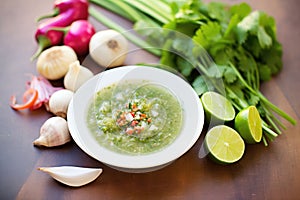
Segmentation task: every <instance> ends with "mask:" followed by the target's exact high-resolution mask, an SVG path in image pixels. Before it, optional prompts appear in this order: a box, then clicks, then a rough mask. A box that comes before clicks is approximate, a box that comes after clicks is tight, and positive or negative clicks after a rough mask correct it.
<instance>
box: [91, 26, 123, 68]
mask: <svg viewBox="0 0 300 200" xmlns="http://www.w3.org/2000/svg"><path fill="white" fill-rule="evenodd" d="M128 45H129V43H128V40H127V39H126V38H125V37H124V36H123V35H122V34H121V33H119V32H117V31H115V30H112V29H109V30H104V31H98V32H97V33H95V34H94V35H93V36H92V38H91V40H90V43H89V52H90V55H91V57H92V59H93V60H94V61H95V62H96V63H97V64H99V65H100V66H103V67H116V66H120V65H122V64H123V63H124V61H125V59H126V57H127V53H128Z"/></svg>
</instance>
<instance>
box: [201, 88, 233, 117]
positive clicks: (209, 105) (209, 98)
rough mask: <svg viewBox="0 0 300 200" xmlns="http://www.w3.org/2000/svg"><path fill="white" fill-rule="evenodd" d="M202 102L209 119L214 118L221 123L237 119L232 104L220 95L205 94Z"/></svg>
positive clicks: (214, 93)
mask: <svg viewBox="0 0 300 200" xmlns="http://www.w3.org/2000/svg"><path fill="white" fill-rule="evenodd" d="M201 102H202V105H203V108H204V110H205V113H206V114H207V117H208V118H210V117H213V118H215V119H217V120H220V121H231V120H233V119H234V117H235V110H234V108H233V106H232V104H231V102H230V101H229V100H228V99H226V98H225V97H224V96H222V95H221V94H219V93H216V92H212V91H209V92H205V93H204V94H203V95H202V96H201ZM211 120H213V119H211Z"/></svg>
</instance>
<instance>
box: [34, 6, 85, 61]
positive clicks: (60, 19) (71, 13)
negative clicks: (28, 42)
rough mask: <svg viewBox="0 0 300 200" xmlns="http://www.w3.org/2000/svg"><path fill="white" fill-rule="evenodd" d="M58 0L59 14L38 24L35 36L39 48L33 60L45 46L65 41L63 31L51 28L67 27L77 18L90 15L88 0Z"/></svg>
mask: <svg viewBox="0 0 300 200" xmlns="http://www.w3.org/2000/svg"><path fill="white" fill-rule="evenodd" d="M56 2H57V4H56V7H57V9H59V15H57V16H56V17H53V18H50V19H48V20H47V21H45V22H44V23H41V24H40V25H39V26H38V29H37V31H36V33H35V38H36V40H37V42H38V44H39V48H38V50H37V52H36V53H35V54H34V55H33V57H32V60H33V59H35V58H36V57H38V56H39V55H40V53H41V52H42V51H43V50H44V49H45V48H47V47H50V46H54V45H59V44H61V43H62V42H63V37H64V34H63V32H61V31H55V30H51V28H53V27H66V26H69V25H71V23H72V22H74V21H76V20H81V19H84V20H86V19H87V18H88V16H89V13H88V1H86V0H60V1H56Z"/></svg>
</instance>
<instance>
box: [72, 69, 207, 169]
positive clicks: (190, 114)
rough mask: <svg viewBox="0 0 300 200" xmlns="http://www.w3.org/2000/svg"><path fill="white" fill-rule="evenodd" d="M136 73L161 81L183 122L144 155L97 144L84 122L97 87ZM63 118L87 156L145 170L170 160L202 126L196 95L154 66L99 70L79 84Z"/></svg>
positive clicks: (191, 141) (189, 143)
mask: <svg viewBox="0 0 300 200" xmlns="http://www.w3.org/2000/svg"><path fill="white" fill-rule="evenodd" d="M137 77H138V79H142V80H147V81H150V82H152V83H157V84H161V85H163V86H165V87H167V88H168V89H169V90H171V91H172V92H173V93H174V94H175V95H176V96H177V98H178V99H179V101H180V103H181V106H182V109H183V124H182V128H181V132H180V133H179V135H178V136H177V138H176V139H175V140H174V141H173V142H172V143H171V144H170V145H168V146H167V147H165V148H164V149H162V150H160V151H157V152H153V153H150V154H146V155H143V154H142V155H127V154H121V153H117V152H114V151H111V150H109V149H107V148H105V147H102V146H100V145H99V144H98V142H97V141H96V140H95V139H94V137H93V135H92V134H91V132H90V130H89V128H88V127H87V123H86V117H87V110H88V107H89V105H90V99H91V98H92V97H93V96H94V95H95V93H96V92H97V91H99V90H101V89H102V88H104V87H106V86H108V85H111V84H112V83H115V82H118V81H120V80H122V81H123V80H127V79H128V80H130V79H137ZM67 118H68V125H69V129H70V133H71V135H72V138H73V139H74V141H75V142H76V143H77V145H78V146H79V147H80V148H81V149H82V150H83V151H84V152H86V153H87V154H88V155H90V156H91V157H93V158H95V159H96V160H98V161H100V162H102V163H104V164H106V165H108V166H110V167H112V168H115V169H117V170H121V171H126V172H149V171H154V170H157V169H160V168H162V167H164V166H166V165H168V164H170V163H171V162H173V161H174V160H176V159H177V158H179V157H180V156H182V155H183V154H185V153H186V152H187V151H188V150H189V149H190V148H191V147H192V146H193V145H194V144H195V142H196V141H197V140H198V138H199V136H200V134H201V131H202V128H203V124H204V111H203V107H202V104H201V102H200V100H199V97H198V95H197V94H196V93H195V91H194V90H193V88H192V87H191V86H190V85H189V84H188V83H187V82H186V81H185V80H183V79H182V78H180V77H179V76H177V75H175V74H173V73H170V72H168V71H165V70H162V69H158V68H154V67H146V66H123V67H118V68H114V69H110V70H107V71H104V72H101V73H99V74H98V75H96V76H94V77H93V78H91V79H90V80H88V81H87V82H86V83H85V84H84V85H82V86H81V87H80V88H79V89H78V90H77V91H76V93H75V94H74V97H73V99H72V101H71V103H70V105H69V108H68V116H67Z"/></svg>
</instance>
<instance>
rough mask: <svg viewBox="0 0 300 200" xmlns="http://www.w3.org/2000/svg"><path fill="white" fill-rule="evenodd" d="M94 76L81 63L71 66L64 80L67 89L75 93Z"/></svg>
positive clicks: (77, 62)
mask: <svg viewBox="0 0 300 200" xmlns="http://www.w3.org/2000/svg"><path fill="white" fill-rule="evenodd" d="M93 76H94V74H93V72H91V70H89V69H88V68H86V67H84V66H81V65H80V63H79V61H75V62H73V63H71V64H70V66H69V70H68V72H67V74H66V75H65V78H64V86H65V88H66V89H68V90H71V91H73V92H75V91H76V90H77V89H78V88H79V87H80V86H81V85H82V84H83V83H85V82H86V81H87V80H88V79H90V78H92V77H93Z"/></svg>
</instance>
